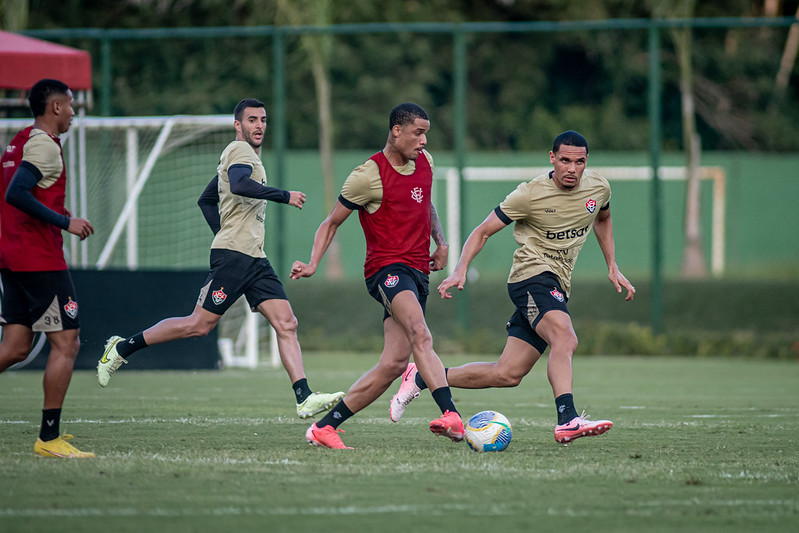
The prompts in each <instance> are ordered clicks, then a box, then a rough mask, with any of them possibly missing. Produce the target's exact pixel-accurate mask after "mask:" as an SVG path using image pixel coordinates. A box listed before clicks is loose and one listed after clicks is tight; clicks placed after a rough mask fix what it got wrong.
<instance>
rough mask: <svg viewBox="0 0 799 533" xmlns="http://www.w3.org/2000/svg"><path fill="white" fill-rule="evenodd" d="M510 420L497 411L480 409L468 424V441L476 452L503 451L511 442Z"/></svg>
mask: <svg viewBox="0 0 799 533" xmlns="http://www.w3.org/2000/svg"><path fill="white" fill-rule="evenodd" d="M512 431H513V430H512V428H511V427H510V422H509V421H508V419H507V418H505V415H503V414H502V413H498V412H496V411H480V412H479V413H477V414H476V415H474V416H473V417H471V418H470V419H469V423H468V424H466V435H465V437H466V442H467V444H469V448H471V449H472V450H474V451H476V452H501V451H502V450H504V449H505V448H507V447H508V445H509V444H510V438H511V434H512Z"/></svg>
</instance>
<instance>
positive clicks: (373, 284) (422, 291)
mask: <svg viewBox="0 0 799 533" xmlns="http://www.w3.org/2000/svg"><path fill="white" fill-rule="evenodd" d="M429 283H430V280H429V278H428V276H427V274H425V273H423V272H420V271H418V270H416V269H415V268H411V267H409V266H407V265H404V264H402V263H393V264H391V265H388V266H387V267H383V268H381V269H380V270H378V271H377V273H376V274H372V275H371V276H369V277H368V278H366V289H367V290H368V291H369V294H371V295H372V298H374V299H375V300H377V301H378V302H380V303H381V304H382V305H383V310H384V312H383V320H385V319H387V318H388V317H390V316H391V301H392V300H393V299H394V297H395V296H396V295H397V294H399V293H401V292H402V291H413V293H414V294H415V295H416V299H417V300H418V301H419V305H421V306H422V312H424V310H425V306H426V305H427V295H428V294H429V290H428V288H427V285H428V284H429Z"/></svg>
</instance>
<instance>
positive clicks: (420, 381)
mask: <svg viewBox="0 0 799 533" xmlns="http://www.w3.org/2000/svg"><path fill="white" fill-rule="evenodd" d="M447 372H449V368H445V369H444V377H447ZM413 381H414V382H415V383H416V386H417V387H419V389H421V390H425V389H426V388H427V383H425V382H424V380H423V379H422V375H421V374H420V373H419V372H417V373H416V377H415V378H413Z"/></svg>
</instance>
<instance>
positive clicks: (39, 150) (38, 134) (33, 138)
mask: <svg viewBox="0 0 799 533" xmlns="http://www.w3.org/2000/svg"><path fill="white" fill-rule="evenodd" d="M22 160H23V161H27V162H28V163H30V164H32V165H33V166H35V167H36V168H37V169H39V172H41V173H42V179H40V180H39V182H38V183H37V184H36V185H37V186H38V187H40V188H42V189H47V188H48V187H50V186H51V185H53V184H54V183H55V182H56V181H58V178H60V177H61V171H62V170H64V161H63V160H62V159H61V147H60V146H59V145H58V143H56V142H55V141H54V140H53V139H52V138H50V136H49V135H47V134H46V133H45V132H43V131H42V130H40V129H36V128H33V129H32V130H31V134H30V137H28V142H26V143H25V146H23V147H22Z"/></svg>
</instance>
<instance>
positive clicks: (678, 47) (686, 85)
mask: <svg viewBox="0 0 799 533" xmlns="http://www.w3.org/2000/svg"><path fill="white" fill-rule="evenodd" d="M695 5H696V0H672V1H670V2H664V3H662V4H660V7H661V9H663V10H665V11H666V12H667V14H668V15H669V16H678V17H682V18H689V17H693V16H694V12H695ZM669 33H670V34H671V38H672V41H673V42H674V48H675V51H676V53H677V65H678V67H679V73H680V74H679V86H680V96H681V106H680V109H681V115H682V140H683V147H684V150H685V167H686V169H687V171H688V184H687V187H686V195H685V220H684V230H685V244H684V245H683V256H682V275H683V277H685V278H691V279H698V278H704V277H706V276H707V266H706V264H705V254H704V250H703V249H702V226H701V220H700V215H701V187H700V183H699V160H700V155H701V150H702V147H701V141H700V138H699V134H698V133H697V131H696V110H695V104H694V83H693V61H692V56H693V29H692V28H691V27H687V26H686V27H675V28H671V29H670V32H669Z"/></svg>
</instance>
